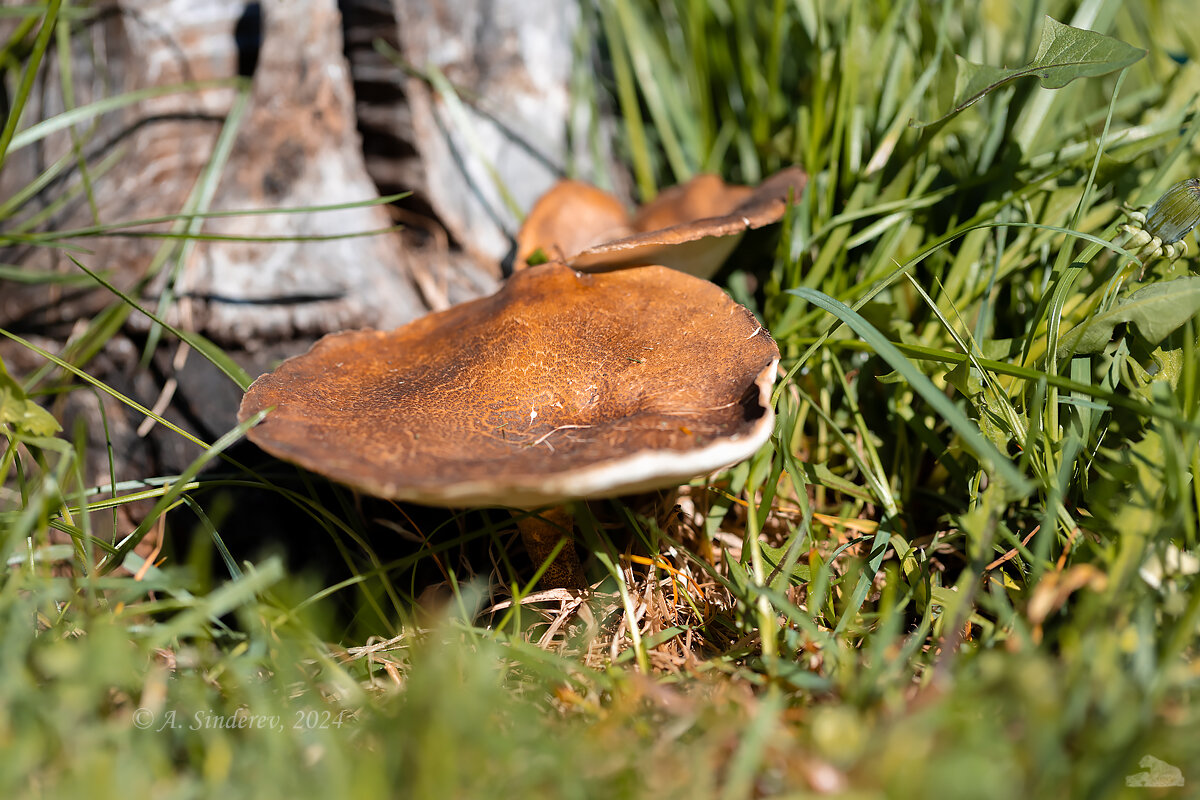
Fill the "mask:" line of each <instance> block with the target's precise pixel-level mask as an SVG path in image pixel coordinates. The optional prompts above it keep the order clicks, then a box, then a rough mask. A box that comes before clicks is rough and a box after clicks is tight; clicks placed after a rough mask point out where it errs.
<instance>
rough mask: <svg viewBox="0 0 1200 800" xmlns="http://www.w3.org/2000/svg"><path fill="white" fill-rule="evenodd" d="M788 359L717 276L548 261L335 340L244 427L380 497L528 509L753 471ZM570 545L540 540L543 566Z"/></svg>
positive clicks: (289, 366)
mask: <svg viewBox="0 0 1200 800" xmlns="http://www.w3.org/2000/svg"><path fill="white" fill-rule="evenodd" d="M778 360H779V349H778V348H777V347H776V345H775V342H774V341H773V340H772V339H771V336H770V334H769V333H768V332H767V331H766V330H765V329H764V328H763V327H762V326H761V325H760V324H759V323H758V321H757V320H756V319H755V317H754V315H753V314H751V313H750V311H748V310H747V309H745V308H744V307H742V306H740V305H738V304H737V303H735V302H734V301H733V300H731V299H730V298H729V296H728V295H726V294H725V293H724V292H723V291H721V289H719V288H718V287H717V286H715V285H714V284H712V283H709V282H708V281H704V280H700V279H698V278H694V277H691V276H689V275H685V274H683V273H681V272H677V271H674V270H669V269H666V268H664V267H659V266H650V267H644V268H640V269H632V270H623V271H619V272H612V273H604V274H598V275H587V274H582V273H578V272H575V271H574V270H572V269H570V268H568V267H566V266H564V265H562V264H545V265H542V266H538V267H532V268H530V269H528V270H524V271H522V272H519V273H517V274H515V275H514V276H513V277H512V278H511V279H510V280H509V281H508V282H507V283H506V284H505V285H504V287H503V288H502V289H501V290H500V291H499V292H497V293H496V294H494V295H491V296H490V297H484V298H481V299H478V300H474V301H471V302H468V303H464V304H461V305H458V306H454V307H452V308H449V309H447V310H445V311H441V312H438V313H435V314H430V315H428V316H426V317H422V318H421V319H418V320H416V321H415V322H412V323H409V324H408V325H405V326H403V327H401V328H398V329H396V330H393V331H390V332H381V331H352V332H346V333H338V334H332V335H330V336H326V337H325V338H323V339H321V340H320V341H319V342H317V343H316V345H314V346H313V348H312V349H311V350H310V351H309V352H308V353H306V354H304V355H301V356H297V357H296V358H292V359H289V360H288V361H285V362H284V363H283V364H282V365H280V367H279V368H278V369H277V370H276V371H275V372H273V373H271V374H268V375H264V376H262V377H260V378H259V379H258V380H256V381H255V382H254V384H253V385H252V386H251V387H250V389H249V390H248V391H247V392H246V396H245V397H244V398H243V400H242V405H241V409H240V411H239V419H241V420H245V419H248V418H249V417H251V416H252V415H254V414H256V413H258V412H259V411H261V410H263V409H267V408H273V410H272V411H271V413H270V414H268V416H267V418H266V419H265V420H264V421H263V422H262V423H261V424H259V425H258V426H257V427H255V428H253V429H252V430H251V431H250V432H249V434H248V436H249V438H250V439H251V440H253V441H254V442H255V443H256V444H258V445H259V446H260V447H261V448H263V449H264V450H266V451H267V452H269V453H271V454H273V455H275V456H277V457H279V458H282V459H284V460H287V461H292V462H294V463H296V464H299V465H301V466H303V467H306V468H308V469H310V470H312V471H313V472H317V473H320V474H322V475H325V476H327V477H329V478H332V479H333V480H336V481H339V482H341V483H345V484H348V485H350V486H353V487H355V488H357V489H360V490H362V491H364V492H366V493H368V494H372V495H376V496H379V497H384V498H391V499H399V500H408V501H412V502H415V503H422V504H426V505H435V506H450V507H465V506H507V507H510V508H519V509H532V508H538V507H542V506H547V505H553V504H560V503H564V502H566V501H569V500H574V499H579V498H602V497H613V496H617V495H621V494H627V493H631V492H637V491H644V490H649V489H654V488H661V487H666V486H675V485H678V484H680V483H683V482H686V481H688V480H690V479H692V478H694V477H697V476H700V475H705V474H707V473H710V472H713V471H715V470H717V469H720V468H722V467H725V466H728V465H730V464H733V463H736V462H738V461H741V460H743V459H745V458H748V457H749V456H750V455H751V454H752V453H754V451H755V450H757V449H758V448H759V446H761V445H762V444H763V442H765V441H766V439H767V438H768V437H769V436H770V433H771V429H772V424H773V417H774V414H773V410H772V407H771V403H770V398H769V395H770V390H771V385H772V383H773V382H774V376H775V367H776V364H777V363H778ZM559 538H561V535H559V534H556V535H553V536H549V537H547V536H545V535H543V536H542V537H541V540H538V538H537V536H536V535H535V536H534V537H533V539H532V540H531V539H530V537H529V536H528V535H527V536H526V545H527V547H529V549H530V551H531V552H530V555H531V556H532V557H533V558H534V560H535V563H538V562H540V561H541V560H544V559H545V557H546V555H547V553H548V551H549V549H550V547H552V546H553V545H554V544H555V542H556V541H557V539H559ZM567 549H568V550H569V549H570V548H567ZM576 570H577V567H576ZM550 580H551V581H556V580H557V581H564V582H568V581H569V580H570V578H567V577H563V576H562V575H561V574H560V576H558V577H551V578H550ZM560 585H561V584H560Z"/></svg>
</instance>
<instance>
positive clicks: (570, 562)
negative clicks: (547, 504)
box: [516, 506, 588, 589]
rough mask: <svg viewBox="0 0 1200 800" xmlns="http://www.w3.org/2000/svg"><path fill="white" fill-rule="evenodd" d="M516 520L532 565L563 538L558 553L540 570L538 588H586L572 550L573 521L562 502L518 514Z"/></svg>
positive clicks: (541, 561)
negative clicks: (564, 540) (544, 569)
mask: <svg viewBox="0 0 1200 800" xmlns="http://www.w3.org/2000/svg"><path fill="white" fill-rule="evenodd" d="M516 521H517V530H519V531H520V532H521V541H522V542H524V544H525V551H526V552H528V553H529V557H530V558H531V559H532V560H533V565H534V567H535V568H537V567H540V566H541V565H542V564H544V563H546V562H547V561H548V560H549V559H550V554H551V553H552V552H553V551H554V548H555V546H556V545H557V544H558V543H559V541H561V540H562V539H566V542H565V543H564V544H563V547H562V550H561V551H560V552H559V554H558V556H557V557H556V558H555V559H554V561H552V562H550V564H549V566H547V567H546V571H545V572H544V573H543V574H542V579H541V581H540V582H539V583H540V585H541V586H542V588H545V589H586V588H587V585H588V584H587V579H586V578H584V576H583V567H582V566H581V565H580V563H579V555H578V554H577V553H576V552H575V537H574V536H573V535H572V531H573V530H574V527H575V521H574V519H573V518H572V516H571V512H570V511H569V510H568V508H567V507H566V506H553V507H551V508H547V509H544V510H542V511H540V512H538V513H536V514H526V515H523V516H522V515H519V516H517V520H516Z"/></svg>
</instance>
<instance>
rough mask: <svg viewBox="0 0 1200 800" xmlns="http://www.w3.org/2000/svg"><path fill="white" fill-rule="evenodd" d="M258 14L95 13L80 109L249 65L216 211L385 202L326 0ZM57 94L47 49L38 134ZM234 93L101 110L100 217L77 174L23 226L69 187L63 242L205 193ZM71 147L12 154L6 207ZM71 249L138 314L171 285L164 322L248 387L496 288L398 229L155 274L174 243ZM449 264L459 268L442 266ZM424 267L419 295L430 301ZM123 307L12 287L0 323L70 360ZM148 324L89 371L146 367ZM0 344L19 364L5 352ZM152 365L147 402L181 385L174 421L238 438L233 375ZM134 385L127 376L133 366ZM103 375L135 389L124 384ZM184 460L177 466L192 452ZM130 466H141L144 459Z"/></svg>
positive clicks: (303, 225) (187, 7) (345, 229)
mask: <svg viewBox="0 0 1200 800" xmlns="http://www.w3.org/2000/svg"><path fill="white" fill-rule="evenodd" d="M255 8H256V5H255V4H251V5H244V4H243V3H240V2H233V0H211V1H210V2H208V3H205V4H204V5H203V6H202V7H197V6H195V5H194V4H191V3H182V2H178V1H172V0H149V1H148V2H147V1H146V0H139V1H138V2H134V1H133V0H129V1H128V2H124V1H123V2H121V3H118V4H117V5H116V6H113V7H111V8H109V9H108V10H106V11H104V12H101V13H100V14H99V16H98V17H97V18H96V19H94V20H92V21H91V22H89V23H88V26H87V28H86V30H85V31H84V32H83V33H81V35H80V36H77V37H75V38H74V39H73V53H72V61H73V65H74V70H73V71H74V73H75V78H76V80H75V84H76V95H77V96H76V103H77V104H82V103H86V102H90V101H93V100H96V99H100V98H101V97H104V96H111V95H113V94H116V93H118V92H122V91H132V90H136V89H142V88H146V87H154V86H168V85H173V84H178V83H180V82H184V81H203V80H210V79H213V78H230V77H232V76H234V75H236V74H237V73H238V72H239V70H240V71H242V72H244V73H250V72H251V71H252V84H251V86H252V88H251V91H250V96H249V99H248V103H247V105H246V108H245V113H244V114H243V116H242V119H241V123H240V125H239V126H238V129H237V136H236V139H235V140H234V144H233V147H232V150H231V151H230V153H229V156H228V161H227V163H226V164H225V165H224V168H223V169H222V170H221V173H220V177H219V180H218V183H217V185H216V190H215V193H213V194H212V196H211V201H210V202H209V203H207V207H208V208H209V209H210V210H214V211H233V210H255V209H273V208H290V207H300V206H312V205H327V204H336V203H347V202H354V201H362V200H370V199H372V198H374V197H376V196H377V190H376V188H375V185H374V184H373V182H372V181H371V180H370V178H369V177H368V175H367V173H366V170H365V168H364V165H363V158H362V150H361V146H360V141H359V137H358V133H357V130H356V126H355V116H354V97H353V94H352V91H351V82H350V76H349V73H348V69H347V64H346V60H345V57H344V55H343V52H342V40H341V34H340V30H341V28H340V24H339V16H338V12H337V10H336V8H335V4H334V2H333V0H310V2H304V3H297V2H288V1H287V0H268V2H265V3H263V4H262V6H261V18H260V19H258V20H256V19H255V13H254V12H255ZM256 22H257V23H259V24H258V25H256ZM256 28H259V29H258V30H256ZM260 33H261V50H259V34H260ZM102 79H103V80H102ZM60 80H61V78H60V76H59V74H58V68H57V60H56V59H55V58H54V57H53V54H51V57H50V58H48V59H47V67H46V69H44V70H43V74H42V75H41V77H40V79H39V91H38V93H37V96H36V100H37V102H35V103H34V104H33V105H32V107H30V108H28V109H27V111H26V114H25V122H26V124H30V123H32V122H35V121H37V120H38V119H45V118H49V117H50V116H52V115H54V114H56V113H60V112H61V111H62V110H63V109H62V104H61V91H60V89H59V81H60ZM93 87H94V91H93ZM235 98H236V93H235V91H234V90H232V89H230V88H207V89H204V90H193V91H186V92H182V93H178V94H171V95H166V96H161V97H157V98H153V99H148V100H143V101H141V102H139V103H137V104H134V105H131V106H128V107H126V108H124V109H122V110H119V111H116V112H113V113H110V114H107V115H104V116H103V117H101V118H99V120H98V121H97V127H96V129H95V130H92V131H88V133H89V134H90V135H88V136H86V137H84V136H81V137H80V138H81V140H82V141H83V146H82V149H83V153H84V154H85V156H86V158H87V161H88V164H89V171H90V175H89V177H90V183H91V192H92V196H93V197H94V198H95V202H96V212H97V213H96V216H95V218H93V216H92V212H91V210H90V208H89V205H88V203H87V202H86V200H85V197H84V195H83V193H82V192H81V191H78V190H79V189H80V188H81V187H82V183H81V175H80V173H79V171H78V170H72V169H68V170H67V171H66V173H65V174H67V175H69V177H68V178H64V179H62V180H60V181H59V182H56V183H54V184H52V185H51V187H49V188H48V189H47V190H46V191H44V192H43V193H42V195H41V196H39V197H38V198H36V200H35V202H34V203H32V204H30V207H29V208H28V209H27V210H26V211H25V212H24V213H25V214H26V215H27V216H28V215H32V214H35V213H37V212H38V211H40V210H41V209H42V208H45V207H47V206H48V204H50V203H52V202H53V201H54V200H55V199H56V198H60V197H62V196H64V194H68V193H71V192H76V194H75V197H74V199H73V200H72V201H71V202H70V203H68V204H67V205H65V206H64V207H62V208H60V209H58V210H57V212H56V213H54V214H52V215H51V216H50V217H49V219H48V220H47V221H46V222H44V223H43V224H42V226H41V227H42V228H43V229H50V230H59V231H62V230H69V229H73V228H77V227H82V226H86V225H90V224H93V223H94V222H96V221H99V222H117V221H128V220H137V219H144V218H148V217H157V216H163V215H168V214H175V213H179V212H180V211H182V210H184V208H185V207H186V203H187V201H188V198H189V196H194V195H195V194H197V193H199V192H201V191H203V190H202V188H201V187H200V186H199V185H198V182H199V181H200V180H201V178H202V175H203V172H204V170H205V168H206V165H208V164H209V163H210V162H211V161H212V160H213V158H214V147H215V146H216V144H217V141H218V136H219V135H220V132H221V129H222V126H223V125H224V124H225V120H226V117H227V115H228V114H229V112H230V109H231V108H233V107H234V103H235ZM118 148H120V149H121V150H122V151H123V155H122V157H120V158H119V160H117V161H116V163H115V165H114V166H112V167H111V168H110V169H108V170H107V171H106V172H99V171H95V170H96V165H97V164H98V163H100V162H101V161H102V160H103V158H104V157H105V156H106V155H109V154H113V153H115V152H116V151H117V149H118ZM70 152H71V138H70V135H69V133H67V132H63V133H59V134H56V135H54V136H51V137H49V138H47V139H45V140H43V141H41V142H38V143H36V144H35V145H33V146H30V147H29V148H26V149H25V150H24V151H17V152H15V153H13V154H12V155H11V156H10V159H9V163H8V164H7V165H6V166H5V169H4V170H3V172H2V174H0V197H8V196H10V195H11V194H12V193H13V192H14V191H16V190H17V189H19V188H20V187H21V186H24V185H25V184H27V183H28V182H29V181H30V180H32V179H33V178H34V177H35V176H36V175H37V174H38V173H39V172H40V171H41V170H42V169H44V168H45V166H46V165H48V164H51V163H53V162H54V161H55V160H56V159H58V158H61V157H62V156H63V155H64V154H69V153H70ZM393 224H394V222H393V220H392V218H391V217H390V215H389V213H388V211H387V210H386V209H385V208H383V207H380V206H371V207H360V208H353V209H345V210H339V211H336V212H302V213H296V214H271V215H265V216H264V215H253V216H237V217H224V218H218V219H210V220H206V221H204V222H203V223H202V227H201V231H202V233H206V234H217V235H220V236H233V237H237V236H254V237H263V236H269V237H295V236H329V235H335V234H341V233H353V232H359V231H367V230H376V229H384V228H388V227H391V226H392V225H393ZM168 227H169V225H167V224H160V225H156V226H149V227H147V228H140V229H139V230H156V229H157V230H166V229H167V228H168ZM73 243H75V244H81V245H83V246H85V247H87V248H88V250H89V251H90V252H87V253H83V254H78V253H76V255H77V257H79V258H80V260H81V261H83V262H84V263H85V264H87V265H88V266H89V267H90V268H93V269H96V270H100V271H104V272H106V273H107V274H108V277H109V278H110V279H111V280H112V282H113V283H115V284H116V285H117V286H119V287H120V288H122V289H124V290H127V291H133V292H135V294H136V295H137V296H138V297H139V300H140V301H141V302H142V303H143V304H144V305H145V306H147V307H149V308H155V307H156V306H157V305H158V303H159V298H160V297H162V296H163V293H164V292H168V291H169V295H168V296H169V298H170V302H169V303H168V304H167V307H166V314H165V315H166V317H167V318H168V320H169V321H171V322H172V323H174V324H177V325H180V326H181V327H184V328H187V329H190V330H194V331H198V332H200V333H203V334H204V335H206V336H208V337H209V338H212V339H215V340H217V341H218V342H220V343H221V344H223V345H224V346H225V347H226V348H227V349H228V350H229V351H230V352H231V354H232V355H233V356H234V358H235V359H236V360H238V361H240V362H241V363H242V364H243V365H244V366H245V367H246V368H247V370H248V371H250V372H251V373H252V374H257V373H259V372H262V371H264V370H265V369H266V368H268V366H269V365H270V363H271V362H272V361H274V360H276V359H278V358H280V357H284V356H287V355H292V354H294V353H296V352H300V351H302V350H304V349H305V348H307V347H308V346H309V344H311V342H312V341H313V340H314V339H315V338H316V337H318V336H320V335H322V334H324V333H327V332H330V331H334V330H340V329H344V328H358V327H381V328H388V327H393V326H395V325H399V324H401V323H403V322H406V321H408V320H410V319H412V318H414V317H416V316H419V315H421V314H423V313H425V312H426V311H427V310H428V309H429V308H430V307H431V306H439V307H440V306H444V305H445V304H446V303H447V302H449V301H450V299H451V298H452V299H456V300H457V299H465V298H468V297H472V296H476V295H478V294H482V293H485V292H486V291H489V290H491V289H492V288H493V287H494V285H495V278H494V277H491V276H489V274H488V273H487V271H485V270H481V269H479V268H478V267H476V266H475V265H474V264H473V263H472V262H464V261H463V260H461V259H460V260H458V261H456V262H454V263H453V264H451V262H450V261H449V260H448V259H440V260H439V259H431V260H429V261H428V262H425V263H421V264H418V265H414V264H413V263H412V259H413V257H414V253H415V254H417V255H419V256H421V257H422V258H428V257H429V255H430V251H431V250H432V249H433V248H432V247H424V248H421V247H417V248H412V249H406V246H405V243H404V241H403V239H402V238H401V236H400V235H399V234H397V233H395V232H389V233H383V234H380V235H376V236H371V237H356V238H346V239H332V240H327V241H303V242H297V241H283V242H249V241H208V242H206V241H196V242H192V243H190V244H189V245H187V246H186V248H185V252H186V251H187V250H190V252H189V253H187V257H186V258H184V260H183V261H182V263H181V264H179V265H178V267H176V266H175V264H174V258H175V257H173V258H172V259H169V260H168V261H167V262H166V263H165V264H163V265H161V266H159V267H158V271H157V274H155V275H153V276H151V275H150V268H151V266H152V264H154V263H155V257H156V254H158V253H159V252H160V249H161V248H162V247H163V243H162V241H159V240H153V239H129V238H100V239H95V238H89V239H86V240H77V241H75V242H73ZM175 252H176V253H178V252H179V249H178V248H177V249H176V251H175ZM434 255H436V254H434ZM0 261H3V262H7V263H20V264H22V265H24V266H25V267H27V268H29V269H31V270H51V271H56V272H62V273H71V272H77V270H76V268H75V267H74V266H73V265H72V264H71V263H70V261H69V259H68V258H67V257H66V254H65V252H63V251H61V250H58V249H51V248H34V247H11V248H7V250H6V252H4V253H0ZM449 269H454V270H455V271H456V272H455V274H454V275H449V274H445V272H439V271H442V270H449ZM414 272H415V273H416V274H417V277H418V278H420V279H421V280H422V281H423V283H424V286H425V289H426V291H425V292H424V295H423V293H422V292H421V291H420V290H419V289H418V286H417V283H416V281H415V280H414ZM147 279H149V280H147ZM114 300H115V298H114V297H113V296H112V295H111V294H110V293H109V292H107V290H104V289H102V288H99V287H87V288H84V289H77V288H76V289H70V290H63V289H61V288H56V287H54V286H52V285H45V284H41V285H28V284H16V283H9V284H5V285H4V286H3V289H2V290H0V325H3V326H5V327H7V328H10V329H16V330H18V331H22V332H25V333H34V334H39V335H42V336H44V337H45V340H44V341H45V343H47V344H50V345H51V349H57V347H56V346H55V343H56V342H57V343H59V346H60V345H61V343H62V342H63V341H65V340H66V339H67V337H68V335H69V334H70V331H71V329H72V328H73V326H75V325H76V323H77V322H78V321H79V320H80V319H86V318H88V317H90V316H91V315H93V314H95V313H96V312H97V311H98V310H100V309H101V308H103V307H104V306H106V305H109V304H111V303H112V302H114ZM148 325H149V323H148V321H147V320H146V318H144V317H142V316H141V315H139V314H137V313H134V314H132V315H131V316H130V319H129V323H128V325H127V328H126V330H125V332H123V333H122V334H119V335H118V336H116V337H114V338H113V340H112V342H110V345H109V348H110V349H113V351H114V352H113V353H112V355H111V357H108V358H104V359H101V360H100V361H98V362H96V363H97V367H99V368H110V367H111V368H118V367H119V368H120V369H121V370H126V369H128V370H133V368H134V365H135V364H136V359H134V361H133V362H132V363H131V362H130V360H129V359H128V358H127V357H126V353H127V352H136V347H133V348H131V346H130V345H131V341H130V340H129V339H128V338H126V337H127V336H132V337H133V341H136V342H138V343H139V345H140V337H141V335H142V334H143V333H144V332H145V331H146V330H147V328H148ZM4 350H5V351H7V352H9V353H11V352H12V348H11V345H8V346H5V348H4ZM10 357H11V356H10ZM18 358H19V357H18ZM19 360H23V359H19ZM158 366H159V369H160V370H161V373H160V375H159V378H158V384H159V385H158V386H153V387H150V386H146V385H145V384H146V382H147V379H148V378H152V377H153V374H152V373H150V374H143V375H140V376H138V377H137V380H136V381H132V380H131V382H132V383H134V384H137V385H134V386H129V387H128V388H130V389H131V390H135V391H134V396H135V397H137V398H138V399H139V400H141V401H142V402H144V403H146V404H148V405H150V404H152V403H153V402H154V401H155V400H156V399H157V398H159V397H162V391H163V389H164V388H165V389H166V390H167V391H168V392H170V391H172V390H176V391H178V388H179V386H182V385H184V384H186V383H188V379H189V378H191V379H192V380H191V381H190V382H191V383H192V384H193V385H192V386H191V387H190V388H191V390H192V391H194V392H195V394H190V395H189V396H186V397H184V396H182V395H176V396H173V397H172V398H171V399H172V405H171V406H169V407H168V408H167V409H166V414H167V416H168V417H169V418H170V417H174V418H176V419H178V420H179V421H182V422H184V423H185V425H186V427H189V428H192V429H195V428H196V427H197V426H200V427H201V428H202V431H201V433H202V434H204V433H212V432H220V431H222V430H225V429H228V428H229V427H231V426H232V425H233V424H234V419H235V414H236V408H237V400H238V396H237V394H238V393H237V392H236V391H222V388H226V389H227V388H228V387H227V386H225V385H224V384H225V383H227V381H226V379H225V378H224V377H223V376H220V375H219V374H218V373H216V372H215V371H214V370H213V369H212V368H211V367H210V366H209V365H207V364H205V363H204V362H203V359H201V358H200V357H198V356H197V355H195V354H192V355H190V356H188V355H187V354H186V353H183V354H178V353H177V351H176V350H175V345H173V344H172V345H169V346H168V347H167V348H166V349H165V350H164V351H163V352H162V353H160V355H159V358H158ZM124 374H125V375H127V376H129V377H130V378H131V379H132V377H133V376H132V373H131V372H125V373H124ZM101 377H103V378H105V379H106V380H110V381H113V382H115V383H118V384H119V383H123V381H122V376H121V375H119V374H118V375H102V376H101ZM139 389H140V391H138V390H139ZM147 390H149V396H147ZM84 405H88V404H86V403H84ZM89 416H91V415H90V414H89ZM97 422H98V420H97ZM96 429H97V430H99V426H97V427H96ZM143 432H144V430H143ZM164 446H165V445H164ZM169 449H174V448H169ZM168 455H169V454H168ZM178 455H179V457H180V458H183V459H184V461H186V460H187V458H188V457H189V455H188V454H187V453H180V454H178ZM129 456H130V458H131V459H133V458H134V455H133V453H132V452H130V454H129ZM135 460H136V461H140V459H135ZM164 460H165V461H166V462H168V463H163V464H159V465H158V466H160V467H164V468H171V467H178V466H180V464H179V458H175V457H167V458H165V459H164ZM151 461H159V459H151Z"/></svg>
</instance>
